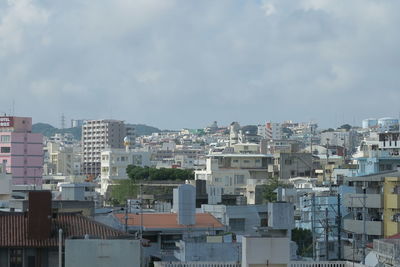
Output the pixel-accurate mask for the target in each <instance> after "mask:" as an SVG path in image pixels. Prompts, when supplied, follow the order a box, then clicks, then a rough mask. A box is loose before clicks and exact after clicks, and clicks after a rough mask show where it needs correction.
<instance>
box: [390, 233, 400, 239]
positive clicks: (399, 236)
mask: <svg viewBox="0 0 400 267" xmlns="http://www.w3.org/2000/svg"><path fill="white" fill-rule="evenodd" d="M388 239H400V233H397V234H395V235H392V236H389V237H388Z"/></svg>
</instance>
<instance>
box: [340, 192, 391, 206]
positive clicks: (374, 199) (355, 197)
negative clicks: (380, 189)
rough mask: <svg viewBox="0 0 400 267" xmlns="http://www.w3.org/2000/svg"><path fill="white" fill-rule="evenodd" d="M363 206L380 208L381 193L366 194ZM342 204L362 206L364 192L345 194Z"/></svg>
mask: <svg viewBox="0 0 400 267" xmlns="http://www.w3.org/2000/svg"><path fill="white" fill-rule="evenodd" d="M365 196H366V199H365V206H366V207H367V208H372V209H380V208H382V207H383V205H382V196H381V194H366V195H365ZM343 204H344V205H345V206H346V207H352V208H362V207H363V204H364V194H345V195H344V199H343Z"/></svg>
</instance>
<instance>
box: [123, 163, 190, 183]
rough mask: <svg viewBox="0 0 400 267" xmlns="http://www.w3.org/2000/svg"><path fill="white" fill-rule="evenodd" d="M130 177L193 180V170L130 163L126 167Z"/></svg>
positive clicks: (136, 178) (134, 178)
mask: <svg viewBox="0 0 400 267" xmlns="http://www.w3.org/2000/svg"><path fill="white" fill-rule="evenodd" d="M126 172H127V174H128V177H129V178H130V179H131V180H132V181H134V182H137V181H157V180H159V181H162V180H164V181H166V180H172V181H184V180H193V179H194V172H193V170H183V169H172V168H161V169H156V168H150V167H140V166H133V165H129V166H128V167H127V169H126Z"/></svg>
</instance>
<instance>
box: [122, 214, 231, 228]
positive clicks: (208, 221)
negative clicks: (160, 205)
mask: <svg viewBox="0 0 400 267" xmlns="http://www.w3.org/2000/svg"><path fill="white" fill-rule="evenodd" d="M114 216H115V217H116V218H117V219H118V220H119V221H120V222H121V223H122V224H125V214H123V213H117V214H115V215H114ZM177 216H178V214H176V213H143V227H144V229H147V230H149V229H181V228H186V226H185V225H180V224H178V218H177ZM140 217H141V215H140V214H132V213H131V214H128V225H129V226H136V227H140V222H141V218H140ZM190 228H192V229H193V228H224V225H223V224H221V223H220V222H219V221H218V220H217V219H216V218H215V217H214V216H212V215H211V214H208V213H197V214H196V224H195V225H191V226H190Z"/></svg>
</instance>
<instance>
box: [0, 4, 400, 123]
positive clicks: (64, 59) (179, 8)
mask: <svg viewBox="0 0 400 267" xmlns="http://www.w3.org/2000/svg"><path fill="white" fill-rule="evenodd" d="M399 8H400V2H398V1H380V2H377V1H373V0H355V1H344V0H339V1H338V0H334V1H333V0H331V1H330V0H327V1H316V0H301V1H289V0H269V1H259V0H254V1H239V2H238V1H228V0H221V1H177V0H174V1H173V0H135V1H132V0H115V1H108V0H98V1H78V0H71V1H61V0H18V1H17V0H15V1H8V2H5V1H3V2H1V3H0V81H1V83H0V90H1V93H2V94H3V95H5V96H6V97H2V98H0V106H3V107H4V109H6V110H7V109H8V107H9V106H10V105H11V102H12V101H11V100H12V99H15V102H16V108H17V109H16V110H17V114H19V115H31V116H33V117H34V121H44V122H51V123H54V124H57V122H58V121H59V114H61V113H64V114H65V115H66V116H67V117H68V116H69V117H71V118H72V117H73V118H79V117H82V118H108V117H111V116H112V117H113V118H119V119H123V120H127V121H129V122H141V123H148V124H153V125H156V126H159V127H162V128H180V127H202V126H204V125H208V124H209V122H210V121H214V120H218V121H219V124H224V123H225V124H227V123H229V122H231V121H240V122H241V123H242V124H246V123H260V122H263V121H265V120H273V121H281V120H286V119H292V120H301V121H306V120H309V119H310V118H314V119H317V120H318V121H319V122H320V123H321V124H322V125H323V126H326V127H328V126H335V124H340V123H342V121H337V120H335V117H341V118H342V117H343V114H347V115H345V116H344V117H345V120H346V121H345V122H348V123H353V117H356V120H357V121H360V120H361V119H362V118H364V117H370V116H373V117H379V116H384V115H387V116H396V114H398V111H399V110H398V108H397V106H398V105H397V103H396V99H398V98H399V97H400V90H398V84H400V73H399V69H400V54H399V53H398V52H397V50H398V47H399V44H400V36H399V35H398V30H397V26H396V25H399V22H400V20H399V18H400V16H399V15H398V14H397V12H396V10H399ZM379 99H384V101H379ZM38 106H40V107H38ZM49 110H52V112H49Z"/></svg>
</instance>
